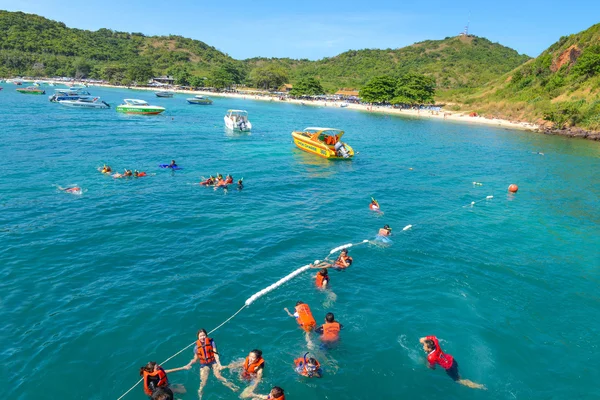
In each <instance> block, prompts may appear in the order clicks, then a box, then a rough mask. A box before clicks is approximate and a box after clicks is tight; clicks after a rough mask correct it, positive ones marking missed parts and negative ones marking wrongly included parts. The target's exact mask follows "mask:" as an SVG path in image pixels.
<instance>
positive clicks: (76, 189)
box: [58, 186, 82, 194]
mask: <svg viewBox="0 0 600 400" xmlns="http://www.w3.org/2000/svg"><path fill="white" fill-rule="evenodd" d="M58 190H62V191H63V192H66V193H72V194H81V193H82V190H81V188H80V187H79V186H73V187H68V188H61V187H60V186H59V187H58Z"/></svg>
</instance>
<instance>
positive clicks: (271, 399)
mask: <svg viewBox="0 0 600 400" xmlns="http://www.w3.org/2000/svg"><path fill="white" fill-rule="evenodd" d="M267 400H285V394H282V395H281V396H279V397H271V395H268V396H267Z"/></svg>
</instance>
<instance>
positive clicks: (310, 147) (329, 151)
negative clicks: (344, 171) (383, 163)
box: [292, 133, 354, 160]
mask: <svg viewBox="0 0 600 400" xmlns="http://www.w3.org/2000/svg"><path fill="white" fill-rule="evenodd" d="M292 138H293V139H294V144H295V145H296V147H298V148H299V149H300V150H303V151H306V152H307V153H312V154H316V155H317V156H319V157H323V158H326V159H328V160H350V159H352V157H354V150H353V149H352V147H350V146H349V145H347V144H345V143H344V146H345V147H346V149H347V150H348V153H349V157H342V156H339V155H338V154H337V153H336V151H335V149H334V148H333V146H328V145H326V144H324V143H321V142H315V141H313V140H310V139H309V138H306V137H303V136H301V135H298V134H296V133H292Z"/></svg>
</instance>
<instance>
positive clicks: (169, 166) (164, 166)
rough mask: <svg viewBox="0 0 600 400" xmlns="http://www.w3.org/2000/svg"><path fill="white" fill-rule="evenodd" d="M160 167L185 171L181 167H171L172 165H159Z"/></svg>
mask: <svg viewBox="0 0 600 400" xmlns="http://www.w3.org/2000/svg"><path fill="white" fill-rule="evenodd" d="M158 166H159V168H170V169H173V170H178V169H183V168H181V167H179V166H177V165H176V166H174V167H171V164H158Z"/></svg>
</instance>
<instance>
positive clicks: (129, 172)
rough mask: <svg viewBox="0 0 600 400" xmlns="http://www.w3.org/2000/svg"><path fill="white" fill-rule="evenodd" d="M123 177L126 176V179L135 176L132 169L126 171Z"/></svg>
mask: <svg viewBox="0 0 600 400" xmlns="http://www.w3.org/2000/svg"><path fill="white" fill-rule="evenodd" d="M122 176H126V177H129V176H133V172H131V170H130V169H125V172H123V175H122Z"/></svg>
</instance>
